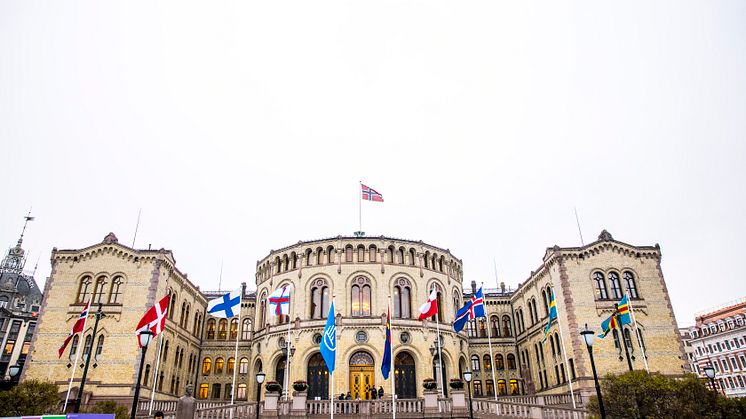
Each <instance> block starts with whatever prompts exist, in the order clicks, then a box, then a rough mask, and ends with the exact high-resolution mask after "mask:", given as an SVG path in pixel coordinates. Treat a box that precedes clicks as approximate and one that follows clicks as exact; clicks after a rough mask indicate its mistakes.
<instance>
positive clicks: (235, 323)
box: [231, 319, 238, 340]
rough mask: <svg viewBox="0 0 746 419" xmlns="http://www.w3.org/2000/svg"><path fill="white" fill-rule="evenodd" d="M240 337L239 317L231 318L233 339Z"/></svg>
mask: <svg viewBox="0 0 746 419" xmlns="http://www.w3.org/2000/svg"><path fill="white" fill-rule="evenodd" d="M237 337H238V319H233V320H231V339H232V340H235V339H236V338H237Z"/></svg>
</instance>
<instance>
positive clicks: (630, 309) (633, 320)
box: [626, 292, 650, 373]
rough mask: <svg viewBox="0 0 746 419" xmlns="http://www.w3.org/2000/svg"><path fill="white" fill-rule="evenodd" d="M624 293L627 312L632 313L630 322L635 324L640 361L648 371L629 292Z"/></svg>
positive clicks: (646, 357)
mask: <svg viewBox="0 0 746 419" xmlns="http://www.w3.org/2000/svg"><path fill="white" fill-rule="evenodd" d="M626 295H627V306H628V307H629V313H630V315H632V323H633V324H634V325H635V336H636V337H637V343H638V344H639V345H640V352H642V361H643V362H644V363H645V371H647V372H648V373H649V372H650V370H649V369H648V356H647V355H646V354H645V348H643V347H642V340H641V339H640V331H639V330H638V329H637V319H636V318H635V311H634V310H633V309H632V302H631V300H632V299H631V298H629V292H627V293H626ZM630 340H631V339H630Z"/></svg>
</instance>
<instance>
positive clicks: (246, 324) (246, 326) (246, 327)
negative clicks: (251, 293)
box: [241, 319, 251, 340]
mask: <svg viewBox="0 0 746 419" xmlns="http://www.w3.org/2000/svg"><path fill="white" fill-rule="evenodd" d="M241 339H242V340H249V339H251V319H243V321H241Z"/></svg>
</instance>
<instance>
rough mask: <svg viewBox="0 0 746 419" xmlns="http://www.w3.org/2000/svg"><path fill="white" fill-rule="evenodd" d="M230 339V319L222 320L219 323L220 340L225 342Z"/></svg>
mask: <svg viewBox="0 0 746 419" xmlns="http://www.w3.org/2000/svg"><path fill="white" fill-rule="evenodd" d="M227 337H228V319H220V321H219V322H218V339H220V340H225V339H226V338H227Z"/></svg>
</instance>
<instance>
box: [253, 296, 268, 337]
mask: <svg viewBox="0 0 746 419" xmlns="http://www.w3.org/2000/svg"><path fill="white" fill-rule="evenodd" d="M259 300H260V301H261V302H260V303H259V312H258V313H257V317H258V318H259V320H258V322H257V324H256V325H257V327H258V328H259V330H261V329H264V325H265V323H266V321H265V316H266V315H267V293H266V292H264V293H262V298H260V299H259Z"/></svg>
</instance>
